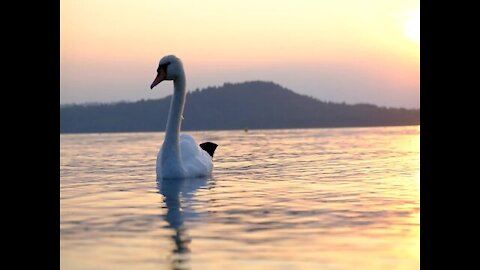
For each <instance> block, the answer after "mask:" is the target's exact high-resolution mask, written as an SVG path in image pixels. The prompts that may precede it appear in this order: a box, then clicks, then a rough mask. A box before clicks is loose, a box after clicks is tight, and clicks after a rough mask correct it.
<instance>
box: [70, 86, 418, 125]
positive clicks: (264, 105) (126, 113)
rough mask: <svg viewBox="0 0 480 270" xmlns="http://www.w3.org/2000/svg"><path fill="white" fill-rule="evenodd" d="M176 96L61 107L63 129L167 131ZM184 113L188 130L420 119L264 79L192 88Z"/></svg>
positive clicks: (404, 112)
mask: <svg viewBox="0 0 480 270" xmlns="http://www.w3.org/2000/svg"><path fill="white" fill-rule="evenodd" d="M172 87H173V86H172ZM170 99H171V96H168V97H165V98H163V99H157V100H140V101H136V102H120V103H112V104H90V105H86V104H84V105H64V106H60V133H84V132H134V131H164V130H165V125H166V121H167V116H168V109H169V106H170ZM183 115H184V118H185V119H184V121H183V124H182V130H221V129H224V130H225V129H244V128H249V129H273V128H313V127H358V126H397V125H418V124H419V123H420V111H419V110H411V109H402V108H386V107H378V106H375V105H370V104H355V105H349V104H345V103H333V102H323V101H320V100H317V99H315V98H312V97H309V96H305V95H299V94H297V93H295V92H293V91H291V90H289V89H286V88H284V87H282V86H280V85H278V84H275V83H272V82H263V81H251V82H244V83H236V84H232V83H225V84H224V85H223V86H221V87H208V88H205V89H202V90H198V89H197V90H195V91H193V92H189V93H187V98H186V105H185V111H184V114H183Z"/></svg>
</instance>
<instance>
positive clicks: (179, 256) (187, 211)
mask: <svg viewBox="0 0 480 270" xmlns="http://www.w3.org/2000/svg"><path fill="white" fill-rule="evenodd" d="M208 180H209V178H206V177H205V178H195V179H185V178H183V179H163V180H162V179H158V180H157V188H158V191H159V193H160V194H162V195H163V196H164V202H165V206H164V207H166V208H167V213H166V214H165V215H164V216H163V218H164V219H165V221H167V223H168V225H167V226H168V228H171V229H172V230H173V232H174V234H173V235H172V236H171V238H172V240H173V243H174V248H173V249H172V250H171V254H170V260H171V266H172V269H188V266H187V262H188V255H189V253H190V249H189V244H190V242H191V241H192V239H191V238H190V236H189V235H188V230H187V227H186V226H185V224H184V222H185V221H186V220H187V221H188V220H189V219H192V218H193V217H195V216H196V215H197V213H195V212H194V211H193V209H192V208H191V205H192V203H193V198H194V195H195V192H196V190H197V189H199V188H201V187H203V186H206V185H207V182H208Z"/></svg>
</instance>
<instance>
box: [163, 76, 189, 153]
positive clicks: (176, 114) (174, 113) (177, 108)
mask: <svg viewBox="0 0 480 270" xmlns="http://www.w3.org/2000/svg"><path fill="white" fill-rule="evenodd" d="M173 87H174V91H173V96H172V100H171V103H170V111H169V112H168V120H167V129H166V131H165V141H164V142H163V148H164V149H163V152H164V154H165V155H168V156H169V157H170V158H173V159H178V161H180V146H179V138H180V126H181V124H182V114H183V108H184V105H185V95H186V90H185V87H186V85H185V75H184V74H182V75H181V76H178V77H177V79H176V80H174V81H173Z"/></svg>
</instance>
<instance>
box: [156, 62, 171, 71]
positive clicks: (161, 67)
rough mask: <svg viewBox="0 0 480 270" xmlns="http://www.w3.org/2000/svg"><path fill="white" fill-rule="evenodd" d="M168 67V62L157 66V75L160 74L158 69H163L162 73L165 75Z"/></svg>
mask: <svg viewBox="0 0 480 270" xmlns="http://www.w3.org/2000/svg"><path fill="white" fill-rule="evenodd" d="M168 65H170V62H168V63H165V64H161V65H159V66H158V68H157V73H158V72H160V69H163V71H164V72H165V73H167V66H168Z"/></svg>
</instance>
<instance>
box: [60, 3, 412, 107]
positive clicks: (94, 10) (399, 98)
mask: <svg viewBox="0 0 480 270" xmlns="http://www.w3.org/2000/svg"><path fill="white" fill-rule="evenodd" d="M419 44H420V1H410V0H402V1H393V0H391V1H380V0H364V1H353V0H337V1H320V0H312V1H307V0H298V1H267V0H264V1H253V0H242V1H220V0H211V1H187V0H184V1H158V0H138V1H125V0H97V1H94V0H84V1H76V0H61V2H60V57H61V58H60V65H61V66H60V68H61V74H60V103H61V104H67V103H84V102H113V101H130V100H139V99H156V98H160V97H164V96H166V95H170V94H171V91H172V90H171V88H172V86H171V84H170V83H167V84H161V85H159V86H157V88H155V89H154V90H149V85H150V83H151V82H152V81H153V79H154V77H155V75H156V68H157V65H158V61H159V60H160V58H161V57H162V56H164V55H166V54H175V55H177V56H179V57H180V58H181V59H182V60H183V62H184V65H185V69H186V74H187V89H188V90H195V89H196V88H203V87H207V86H215V85H217V86H218V85H222V84H223V83H224V82H242V81H251V80H264V81H273V82H275V83H278V84H280V85H282V86H284V87H287V88H289V89H291V90H293V91H295V92H297V93H300V94H306V95H310V96H313V97H316V98H318V99H320V100H324V101H334V102H346V103H352V104H353V103H372V104H376V105H380V106H389V107H406V108H419V106H420V102H419V101H420V48H419Z"/></svg>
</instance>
